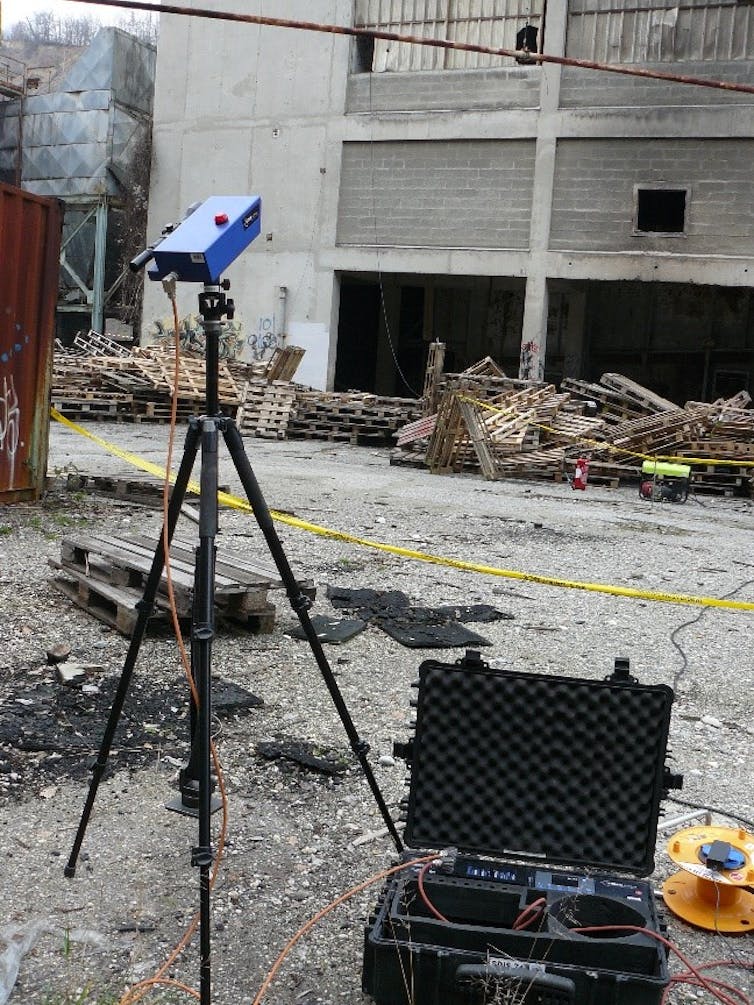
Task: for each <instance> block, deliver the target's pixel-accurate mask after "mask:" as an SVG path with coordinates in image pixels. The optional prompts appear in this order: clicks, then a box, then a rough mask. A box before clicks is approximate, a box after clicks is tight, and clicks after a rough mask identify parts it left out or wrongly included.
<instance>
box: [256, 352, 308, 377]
mask: <svg viewBox="0 0 754 1005" xmlns="http://www.w3.org/2000/svg"><path fill="white" fill-rule="evenodd" d="M305 352H306V350H305V349H302V348H301V347H300V346H297V345H287V346H278V348H277V349H275V351H274V352H273V354H272V358H271V359H270V362H269V363H268V365H267V370H266V372H265V379H266V380H267V381H269V382H270V383H272V381H275V380H286V381H288V380H293V375H294V374H295V373H296V370H298V367H299V363H300V362H301V360H302V359H303V358H304V353H305Z"/></svg>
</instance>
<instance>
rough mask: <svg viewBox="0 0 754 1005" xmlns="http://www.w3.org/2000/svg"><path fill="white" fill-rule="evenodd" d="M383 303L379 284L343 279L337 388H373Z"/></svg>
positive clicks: (338, 389)
mask: <svg viewBox="0 0 754 1005" xmlns="http://www.w3.org/2000/svg"><path fill="white" fill-rule="evenodd" d="M381 303H382V300H381V295H380V287H379V284H378V283H368V282H353V281H348V280H346V279H344V280H342V281H341V284H340V317H339V321H338V353H337V358H336V360H335V390H336V391H374V389H375V380H376V375H377V336H378V333H379V322H380V309H381Z"/></svg>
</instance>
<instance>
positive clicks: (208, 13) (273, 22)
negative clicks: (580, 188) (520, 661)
mask: <svg viewBox="0 0 754 1005" xmlns="http://www.w3.org/2000/svg"><path fill="white" fill-rule="evenodd" d="M66 2H72V0H66ZM79 2H80V3H85V4H90V5H92V6H95V7H124V8H126V10H142V11H148V12H149V13H152V14H176V15H179V16H184V17H199V18H208V19H210V20H215V21H235V22H237V23H239V24H257V25H264V26H266V27H269V28H291V29H294V30H297V31H312V32H320V33H326V34H331V35H346V36H351V37H355V38H359V37H361V38H374V39H383V40H385V41H388V42H404V43H406V44H408V45H420V46H430V47H432V48H439V49H456V50H459V51H461V52H476V53H480V54H482V55H486V56H502V57H505V58H511V59H520V58H521V57H522V56H523V57H525V58H526V59H527V60H528V61H529V62H533V63H552V64H554V65H556V66H572V67H576V68H578V69H582V70H597V71H601V72H604V73H617V74H622V75H624V76H629V77H643V78H645V79H650V80H664V81H666V82H668V83H676V84H687V85H690V86H694V87H710V88H713V89H716V90H723V91H733V92H735V93H739V94H754V84H743V83H739V82H737V81H728V80H711V79H709V78H705V77H695V76H691V75H688V74H678V73H669V72H667V71H664V70H650V69H647V68H646V67H639V66H631V65H628V64H625V63H604V62H600V61H598V60H592V59H578V58H575V57H573V56H555V55H551V54H549V53H546V52H533V51H531V52H530V51H529V50H521V49H504V48H500V47H498V46H490V45H478V44H475V43H473V42H455V41H452V40H451V39H446V38H428V37H426V36H424V35H406V34H403V33H402V32H396V31H383V30H382V29H379V28H353V27H350V26H349V25H341V24H325V23H320V22H317V21H301V20H295V19H292V18H280V17H268V16H266V15H262V14H236V13H233V12H231V11H219V10H207V9H206V8H203V7H182V6H179V5H178V4H171V3H159V4H153V3H145V2H143V0H79Z"/></svg>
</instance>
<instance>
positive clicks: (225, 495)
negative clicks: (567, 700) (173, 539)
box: [50, 408, 754, 611]
mask: <svg viewBox="0 0 754 1005" xmlns="http://www.w3.org/2000/svg"><path fill="white" fill-rule="evenodd" d="M50 414H51V415H52V418H53V419H55V421H56V422H60V423H62V425H64V426H67V427H68V428H69V429H71V430H73V431H74V432H75V433H78V434H79V435H80V436H85V437H86V438H87V439H88V440H91V441H92V442H93V443H96V444H97V445H98V446H100V447H102V448H103V449H104V450H106V451H107V452H108V453H111V454H113V455H114V456H116V457H120V458H121V460H124V461H126V462H127V463H129V464H132V465H133V466H134V467H137V468H140V469H141V470H142V471H147V472H149V473H150V474H153V475H156V476H157V477H159V478H165V469H164V468H162V467H160V466H159V465H158V464H153V463H152V462H151V461H146V460H144V458H142V457H139V456H138V454H134V453H131V451H129V450H123V449H122V448H121V447H118V446H116V445H115V444H114V443H110V442H108V441H107V440H103V439H102V438H101V437H100V436H96V435H95V434H94V433H91V432H89V430H87V429H84V427H83V426H79V425H78V424H77V423H75V422H71V420H70V419H66V418H65V416H63V415H61V414H60V412H58V411H57V410H56V409H54V408H53V409H51V410H50ZM169 477H170V481H171V482H172V481H174V480H175V473H174V472H171V473H170V475H169ZM189 488H190V489H191V490H192V491H193V492H199V484H198V483H197V482H189ZM217 498H218V501H219V502H221V503H224V504H225V505H226V506H230V507H232V508H233V509H237V510H243V511H245V512H247V513H253V509H252V507H251V505H250V504H249V503H248V502H247V501H246V500H245V499H241V498H239V497H238V496H234V495H231V494H230V493H229V492H218V493H217ZM271 513H272V516H273V517H274V519H275V520H277V521H278V522H279V523H284V524H287V525H288V526H289V527H295V528H297V529H298V530H305V531H308V532H309V533H311V534H318V535H319V536H320V537H326V538H330V539H331V540H334V541H343V542H345V543H346V544H355V545H359V546H360V547H363V548H372V549H374V550H375V551H383V552H386V553H388V554H390V555H398V556H399V557H401V558H411V559H414V560H415V561H418V562H429V563H430V564H432V565H444V566H447V567H448V568H451V569H460V570H461V571H463V572H477V573H482V574H483V575H486V576H498V577H501V578H503V579H516V580H520V581H521V582H524V583H539V584H540V585H541V586H559V587H563V588H565V589H569V590H586V591H587V592H590V593H606V594H609V595H611V596H614V597H630V598H632V599H634V600H651V601H657V602H659V603H666V604H687V605H690V606H693V607H721V608H726V609H728V610H734V611H754V603H751V602H748V601H744V600H723V599H717V598H715V597H694V596H690V595H687V594H684V593H665V592H650V591H644V590H634V589H632V588H631V587H628V586H611V585H609V584H606V583H582V582H579V581H578V580H571V579H558V578H557V577H555V576H541V575H539V574H538V573H534V572H518V571H516V570H515V569H498V568H496V567H495V566H492V565H480V564H479V563H477V562H466V561H464V560H463V559H458V558H443V557H442V556H440V555H430V554H428V553H426V552H423V551H414V550H413V549H412V548H401V547H399V546H397V545H393V544H384V543H382V542H381V541H371V540H369V538H363V537H356V535H354V534H347V533H345V532H344V531H340V530H330V529H329V528H328V527H321V526H319V525H318V524H315V523H309V522H308V521H306V520H300V519H299V518H298V517H294V516H290V515H288V514H287V513H278V512H276V511H274V510H272V511H271Z"/></svg>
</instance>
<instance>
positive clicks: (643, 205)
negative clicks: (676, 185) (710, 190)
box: [636, 188, 686, 234]
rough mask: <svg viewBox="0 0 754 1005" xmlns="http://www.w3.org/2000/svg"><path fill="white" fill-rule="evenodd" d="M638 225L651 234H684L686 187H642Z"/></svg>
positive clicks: (638, 228)
mask: <svg viewBox="0 0 754 1005" xmlns="http://www.w3.org/2000/svg"><path fill="white" fill-rule="evenodd" d="M636 227H637V230H640V231H642V232H644V233H649V234H682V233H683V232H684V230H685V227H686V189H673V188H640V189H639V198H638V207H637V217H636Z"/></svg>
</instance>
